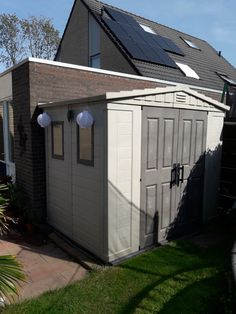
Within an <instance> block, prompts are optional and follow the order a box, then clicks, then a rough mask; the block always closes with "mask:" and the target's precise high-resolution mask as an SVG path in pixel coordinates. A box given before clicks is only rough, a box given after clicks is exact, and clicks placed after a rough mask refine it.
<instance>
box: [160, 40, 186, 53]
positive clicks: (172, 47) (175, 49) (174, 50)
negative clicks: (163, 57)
mask: <svg viewBox="0 0 236 314" xmlns="http://www.w3.org/2000/svg"><path fill="white" fill-rule="evenodd" d="M162 38H163V39H164V41H165V43H166V44H167V45H168V47H169V49H168V48H167V49H166V48H165V50H167V51H169V52H172V53H176V54H178V55H180V56H184V53H183V52H182V50H180V49H179V47H178V46H177V45H176V44H175V43H174V42H173V41H172V40H171V39H169V38H166V37H162Z"/></svg>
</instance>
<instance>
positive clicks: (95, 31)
mask: <svg viewBox="0 0 236 314" xmlns="http://www.w3.org/2000/svg"><path fill="white" fill-rule="evenodd" d="M100 56H101V51H100V26H99V25H98V23H97V21H96V20H95V19H94V17H92V16H91V15H89V66H91V67H93V68H98V69H100V67H101V64H100V59H101V58H100Z"/></svg>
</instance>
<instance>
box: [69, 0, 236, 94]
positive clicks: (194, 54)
mask: <svg viewBox="0 0 236 314" xmlns="http://www.w3.org/2000/svg"><path fill="white" fill-rule="evenodd" d="M82 2H83V3H84V4H85V5H86V6H87V7H88V9H89V10H90V12H91V13H92V14H93V15H94V16H95V17H96V19H97V20H98V22H99V23H100V24H101V25H102V27H103V28H104V30H105V31H106V32H107V33H108V34H109V36H110V37H111V38H112V40H113V41H114V42H115V44H116V45H117V46H118V47H119V49H120V50H121V51H122V53H123V54H124V55H125V57H126V58H127V59H129V61H131V62H132V63H133V65H134V66H135V67H136V69H137V71H138V72H139V73H140V75H142V76H146V77H152V78H156V79H163V80H168V81H172V82H176V83H183V84H191V85H194V86H202V87H207V88H212V89H217V90H223V86H224V81H223V80H222V79H221V78H220V76H219V75H218V74H217V73H221V74H225V75H226V76H228V77H229V79H232V80H234V81H236V69H235V68H234V67H233V66H232V65H231V64H230V63H229V62H228V61H227V60H226V59H225V58H224V57H223V56H219V54H218V52H217V51H216V50H215V49H214V48H213V47H212V46H211V45H210V44H209V43H207V42H206V41H205V40H201V39H199V38H196V37H194V36H191V35H188V34H185V33H183V32H181V31H178V30H175V29H173V28H170V27H167V26H164V25H161V24H159V23H156V22H153V21H150V20H148V19H145V18H143V17H140V16H137V15H135V14H132V13H130V12H126V11H124V10H121V9H117V8H115V9H116V10H118V11H120V12H123V13H126V14H128V15H130V16H132V17H133V18H134V19H135V20H136V21H137V22H138V23H141V24H144V25H146V26H149V27H151V28H152V29H153V30H154V31H155V32H156V33H157V34H159V35H161V36H163V37H167V38H169V39H171V40H172V41H173V42H174V43H175V44H176V45H177V46H178V47H179V48H180V49H181V50H182V51H183V53H184V56H180V55H176V54H173V53H170V52H168V55H169V56H170V57H171V58H172V59H173V60H174V61H175V62H178V63H183V64H187V65H188V66H190V67H191V68H192V69H193V70H194V71H195V72H196V73H197V74H198V75H199V77H200V79H199V80H198V79H195V78H191V77H187V76H185V75H184V74H183V72H182V71H181V70H180V69H179V68H177V69H175V68H171V67H167V66H163V65H158V64H154V63H149V62H145V61H140V60H136V59H132V58H131V57H130V56H129V55H128V53H127V52H126V51H125V50H124V48H123V47H122V46H121V45H120V44H119V42H118V40H117V39H116V37H115V36H114V35H112V34H111V32H110V31H109V29H108V27H107V26H106V25H105V24H104V23H103V21H102V12H103V8H104V6H106V7H109V8H113V9H114V7H113V6H111V5H107V4H104V3H102V2H100V1H97V0H82ZM74 7H75V6H74ZM183 38H184V39H186V40H189V41H191V42H192V43H193V44H195V45H196V46H197V47H198V48H199V49H194V48H192V47H190V46H189V45H188V44H187V43H186V42H185V41H184V40H183Z"/></svg>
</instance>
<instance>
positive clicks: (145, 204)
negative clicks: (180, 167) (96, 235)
mask: <svg viewBox="0 0 236 314" xmlns="http://www.w3.org/2000/svg"><path fill="white" fill-rule="evenodd" d="M178 114H179V110H177V109H164V108H163V109H162V108H158V109H157V108H144V109H143V125H142V127H143V129H142V188H141V196H142V197H141V209H142V210H141V217H140V218H141V225H140V227H141V230H140V233H141V247H145V246H149V245H152V244H153V243H155V242H156V239H157V213H159V215H160V217H159V218H160V219H159V229H161V230H162V229H163V230H165V229H166V227H167V226H169V224H170V219H171V213H172V212H173V211H174V208H173V205H174V200H175V191H174V190H172V189H170V173H171V168H172V165H173V163H175V162H176V156H177V131H178ZM159 208H161V211H159V210H158V209H159Z"/></svg>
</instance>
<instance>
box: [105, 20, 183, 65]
mask: <svg viewBox="0 0 236 314" xmlns="http://www.w3.org/2000/svg"><path fill="white" fill-rule="evenodd" d="M102 20H103V22H104V23H105V24H106V25H107V26H108V27H109V29H110V31H111V32H112V33H113V35H114V36H116V38H117V39H118V41H119V42H120V44H121V45H122V46H123V48H124V49H125V50H126V51H127V53H128V54H129V55H130V56H131V58H134V59H138V60H142V61H147V62H151V63H156V64H160V65H165V66H169V67H173V68H176V67H177V66H176V64H175V62H174V61H173V60H172V59H171V58H170V57H169V56H168V54H167V53H166V52H165V51H164V50H163V48H162V47H161V45H160V43H161V40H162V37H161V36H158V35H154V34H150V33H148V34H147V33H146V32H145V31H143V30H142V29H141V28H140V29H138V28H134V27H132V26H130V25H128V24H125V23H120V22H116V21H114V20H111V19H108V18H103V19H102ZM158 38H159V39H160V40H159V41H158ZM158 43H159V44H158ZM164 43H165V42H164V40H163V44H162V45H164ZM168 47H169V46H168Z"/></svg>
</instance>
